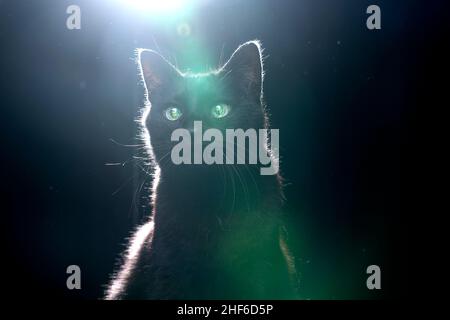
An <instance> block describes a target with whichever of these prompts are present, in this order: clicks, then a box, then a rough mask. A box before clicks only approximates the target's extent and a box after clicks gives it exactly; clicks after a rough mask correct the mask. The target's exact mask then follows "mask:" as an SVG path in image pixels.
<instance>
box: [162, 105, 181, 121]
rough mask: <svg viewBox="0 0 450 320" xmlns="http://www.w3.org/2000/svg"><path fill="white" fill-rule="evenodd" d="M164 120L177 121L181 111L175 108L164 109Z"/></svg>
mask: <svg viewBox="0 0 450 320" xmlns="http://www.w3.org/2000/svg"><path fill="white" fill-rule="evenodd" d="M165 115H166V118H167V119H169V120H170V121H175V120H178V119H179V118H180V117H181V116H182V113H181V110H180V109H178V108H175V107H172V108H168V109H166V112H165Z"/></svg>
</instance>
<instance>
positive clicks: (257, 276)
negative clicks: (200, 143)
mask: <svg viewBox="0 0 450 320" xmlns="http://www.w3.org/2000/svg"><path fill="white" fill-rule="evenodd" d="M261 51H262V50H261V46H260V43H259V42H258V41H250V42H247V43H245V44H243V45H241V46H240V47H239V48H238V49H237V50H236V51H235V52H234V53H233V55H232V56H231V58H230V59H229V60H228V62H227V63H226V64H225V65H224V66H223V67H222V68H220V69H219V70H216V71H211V72H209V73H204V74H190V73H182V72H180V71H179V70H177V69H176V68H175V67H174V66H173V65H171V64H170V63H169V62H168V61H167V60H165V59H164V58H163V57H162V56H161V55H159V54H158V53H157V52H154V51H150V50H142V51H140V52H139V63H140V67H141V71H142V76H143V80H144V81H145V86H146V89H147V95H148V100H149V102H150V103H149V105H148V106H147V108H146V109H145V111H144V112H143V116H142V121H141V124H142V130H143V131H142V132H143V135H142V136H143V138H144V140H145V143H146V145H147V149H148V150H147V151H148V154H149V159H151V162H152V166H153V167H154V168H155V174H154V179H153V194H152V205H153V206H152V207H153V214H152V217H151V219H150V220H149V222H148V223H146V224H145V225H144V226H142V227H141V228H140V229H138V231H137V232H136V233H135V235H134V237H133V239H132V241H131V243H130V246H129V250H128V254H127V256H126V257H125V263H124V265H123V266H122V268H121V270H120V271H119V272H118V273H117V274H116V275H115V277H114V279H113V281H112V283H111V285H110V286H109V288H108V292H107V296H106V299H292V298H296V289H297V274H296V270H295V266H294V259H293V257H292V256H291V254H290V251H289V249H288V246H287V243H286V229H285V227H284V225H283V220H282V219H283V215H282V202H283V193H282V188H281V178H280V176H279V175H278V174H275V175H261V174H260V170H259V169H260V167H261V165H260V164H252V165H249V164H245V165H243V164H239V165H238V164H235V165H230V164H222V165H221V164H212V165H207V164H200V165H198V164H197V165H195V164H191V165H188V164H181V165H176V164H174V163H173V162H172V161H171V150H172V148H173V146H174V145H175V142H173V141H171V134H172V132H173V131H174V130H175V129H177V128H186V129H188V130H189V131H190V132H192V131H193V123H194V121H202V124H203V128H204V129H207V128H216V129H219V130H220V131H222V132H224V131H225V129H227V128H228V129H234V128H241V129H243V130H246V129H250V128H253V129H256V130H258V129H266V128H267V127H268V119H267V114H266V112H265V105H264V103H263V94H262V92H263V90H262V82H263V63H262V62H263V60H262V55H261V53H262V52H261ZM265 148H266V151H267V152H268V153H270V146H269V145H268V144H265Z"/></svg>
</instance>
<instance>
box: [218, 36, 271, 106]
mask: <svg viewBox="0 0 450 320" xmlns="http://www.w3.org/2000/svg"><path fill="white" fill-rule="evenodd" d="M222 72H223V73H224V74H225V75H226V74H227V73H229V75H227V77H228V76H229V77H230V78H231V79H233V81H234V82H235V83H236V84H237V85H239V87H241V88H243V89H244V93H245V94H248V95H249V96H251V97H253V98H255V99H256V98H257V99H258V101H259V100H260V98H261V95H262V84H263V75H264V72H263V58H262V48H261V44H260V43H259V41H249V42H246V43H244V44H242V45H240V46H239V48H237V49H236V51H235V52H234V53H233V54H232V56H231V58H230V60H228V62H227V63H226V64H225V65H224V66H223V68H222Z"/></svg>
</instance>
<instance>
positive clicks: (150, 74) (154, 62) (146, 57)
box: [138, 49, 179, 94]
mask: <svg viewBox="0 0 450 320" xmlns="http://www.w3.org/2000/svg"><path fill="white" fill-rule="evenodd" d="M138 62H139V66H140V70H141V74H142V77H143V79H144V81H145V85H146V88H147V91H148V93H149V94H151V93H153V91H154V90H157V89H159V88H160V87H161V86H164V85H169V84H171V83H172V82H173V81H174V79H176V78H177V77H178V76H179V72H178V70H177V69H176V68H175V67H174V66H173V65H172V64H171V63H170V62H169V61H167V60H166V59H165V58H164V57H163V56H161V55H160V54H159V53H158V52H156V51H153V50H147V49H140V50H139V51H138Z"/></svg>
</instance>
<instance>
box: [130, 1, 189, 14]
mask: <svg viewBox="0 0 450 320" xmlns="http://www.w3.org/2000/svg"><path fill="white" fill-rule="evenodd" d="M123 1H124V2H126V4H128V5H130V6H132V7H134V8H136V9H138V10H140V11H145V12H154V13H163V12H164V13H168V12H170V11H179V10H181V9H183V8H184V7H185V6H186V4H187V2H188V0H123Z"/></svg>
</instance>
